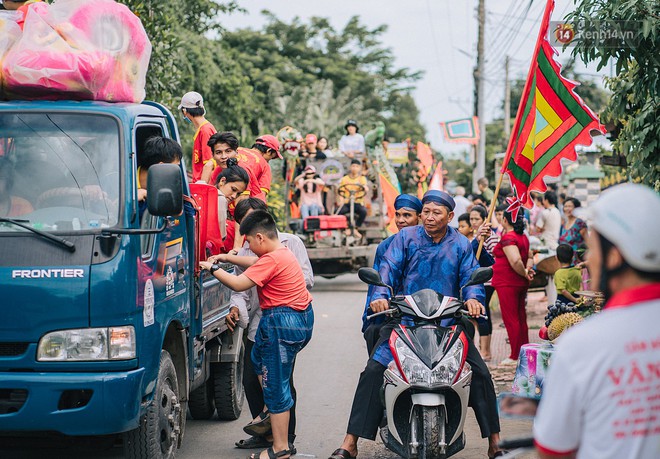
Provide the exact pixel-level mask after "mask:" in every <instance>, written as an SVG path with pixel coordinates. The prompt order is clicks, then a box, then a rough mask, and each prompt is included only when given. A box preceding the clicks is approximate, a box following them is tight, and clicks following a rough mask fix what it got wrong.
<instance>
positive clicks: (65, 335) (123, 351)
mask: <svg viewBox="0 0 660 459" xmlns="http://www.w3.org/2000/svg"><path fill="white" fill-rule="evenodd" d="M135 355H136V352H135V329H134V328H133V327H132V326H125V327H108V328H81V329H73V330H60V331H56V332H51V333H47V334H46V335H44V336H43V337H42V338H41V339H40V340H39V346H38V348H37V360H38V361H41V362H70V361H98V360H129V359H134V358H135Z"/></svg>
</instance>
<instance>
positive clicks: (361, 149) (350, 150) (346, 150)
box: [339, 120, 367, 159]
mask: <svg viewBox="0 0 660 459" xmlns="http://www.w3.org/2000/svg"><path fill="white" fill-rule="evenodd" d="M344 129H346V135H345V136H342V138H341V139H340V140H339V151H341V152H342V153H343V154H344V155H346V156H348V157H349V158H351V159H362V158H363V157H364V155H365V154H366V152H367V149H366V147H365V144H364V137H363V136H362V134H358V131H359V130H360V128H359V127H358V125H357V121H355V120H348V121H347V122H346V126H344Z"/></svg>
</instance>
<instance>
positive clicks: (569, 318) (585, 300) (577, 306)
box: [539, 291, 604, 341]
mask: <svg viewBox="0 0 660 459" xmlns="http://www.w3.org/2000/svg"><path fill="white" fill-rule="evenodd" d="M575 294H576V295H579V296H580V298H579V299H578V301H577V302H575V303H574V302H568V303H566V302H563V301H561V300H559V299H558V300H557V301H556V302H555V304H551V305H549V306H548V313H547V314H546V316H545V327H543V328H541V330H540V332H539V336H540V337H541V338H542V339H547V340H550V341H554V340H556V339H557V338H558V337H559V335H561V334H562V333H563V332H564V331H565V330H567V329H568V328H570V327H572V326H573V325H575V324H578V323H580V322H582V320H583V319H584V318H585V317H588V316H590V315H592V314H595V313H597V312H599V311H600V310H601V308H602V306H603V301H604V296H603V294H602V293H600V292H593V291H579V292H575Z"/></svg>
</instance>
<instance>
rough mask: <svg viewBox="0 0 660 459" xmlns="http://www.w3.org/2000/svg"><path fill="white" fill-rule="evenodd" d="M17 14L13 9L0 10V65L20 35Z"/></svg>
mask: <svg viewBox="0 0 660 459" xmlns="http://www.w3.org/2000/svg"><path fill="white" fill-rule="evenodd" d="M18 17H19V14H18V13H16V12H14V11H0V65H2V62H3V61H4V59H5V56H6V54H7V52H9V50H10V49H11V47H12V46H14V43H16V41H18V39H19V38H20V37H21V34H22V32H21V28H20V27H19V26H18V24H17V23H16V21H17V20H18ZM0 98H2V72H0Z"/></svg>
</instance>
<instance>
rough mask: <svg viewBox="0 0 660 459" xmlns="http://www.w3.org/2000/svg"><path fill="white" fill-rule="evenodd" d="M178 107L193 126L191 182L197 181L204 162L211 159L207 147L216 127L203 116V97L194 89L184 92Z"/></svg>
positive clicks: (204, 112)
mask: <svg viewBox="0 0 660 459" xmlns="http://www.w3.org/2000/svg"><path fill="white" fill-rule="evenodd" d="M178 109H179V110H181V113H182V114H183V118H184V119H185V120H186V122H188V123H192V125H193V126H194V127H195V136H194V137H193V151H192V175H193V182H197V181H199V180H201V178H202V170H203V169H204V164H206V163H207V162H209V161H211V159H213V153H212V152H211V148H209V145H208V142H209V139H210V138H211V136H212V135H213V134H215V133H216V129H215V127H213V125H212V124H211V123H210V121H208V120H207V119H206V118H205V117H204V115H206V110H205V109H204V99H203V98H202V95H201V94H200V93H198V92H195V91H191V92H187V93H185V94H184V95H183V97H182V98H181V103H180V104H179V106H178Z"/></svg>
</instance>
